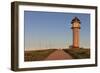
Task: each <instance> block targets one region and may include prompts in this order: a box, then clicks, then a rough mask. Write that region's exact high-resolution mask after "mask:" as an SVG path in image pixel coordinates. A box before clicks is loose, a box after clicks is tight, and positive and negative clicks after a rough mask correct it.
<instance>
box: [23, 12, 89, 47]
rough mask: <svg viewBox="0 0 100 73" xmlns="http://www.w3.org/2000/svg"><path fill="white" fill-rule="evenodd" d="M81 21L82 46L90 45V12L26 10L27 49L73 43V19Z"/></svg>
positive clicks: (62, 45) (25, 33)
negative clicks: (76, 18)
mask: <svg viewBox="0 0 100 73" xmlns="http://www.w3.org/2000/svg"><path fill="white" fill-rule="evenodd" d="M75 16H76V17H78V18H79V19H80V21H81V29H80V47H84V48H85V47H88V48H89V47H90V14H80V13H61V12H57V13H56V12H39V11H38V12H37V11H24V35H25V37H24V38H25V49H44V48H66V47H68V46H69V45H72V29H71V20H72V19H73V18H74V17H75Z"/></svg>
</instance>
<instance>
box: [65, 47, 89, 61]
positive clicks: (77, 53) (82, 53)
mask: <svg viewBox="0 0 100 73" xmlns="http://www.w3.org/2000/svg"><path fill="white" fill-rule="evenodd" d="M63 50H64V51H65V52H66V53H69V54H70V55H71V56H72V57H73V58H74V59H86V58H90V49H83V48H81V49H74V48H72V49H63Z"/></svg>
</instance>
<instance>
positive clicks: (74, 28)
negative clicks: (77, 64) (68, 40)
mask: <svg viewBox="0 0 100 73" xmlns="http://www.w3.org/2000/svg"><path fill="white" fill-rule="evenodd" d="M71 24H72V27H71V29H72V31H73V45H72V47H73V48H79V33H80V24H81V22H80V20H79V19H78V18H77V17H74V18H73V19H72V21H71Z"/></svg>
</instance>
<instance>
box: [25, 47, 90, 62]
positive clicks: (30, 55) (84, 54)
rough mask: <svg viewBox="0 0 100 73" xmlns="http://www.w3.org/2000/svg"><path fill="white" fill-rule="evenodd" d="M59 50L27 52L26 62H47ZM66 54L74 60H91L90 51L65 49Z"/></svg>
mask: <svg viewBox="0 0 100 73" xmlns="http://www.w3.org/2000/svg"><path fill="white" fill-rule="evenodd" d="M56 50H57V49H47V50H37V51H36V50H35V51H25V53H24V61H41V60H45V59H46V57H48V56H49V55H50V54H51V53H53V52H54V51H56ZM63 50H64V51H65V52H66V53H68V54H69V55H71V56H72V58H73V59H86V58H90V49H84V48H80V49H74V48H70V49H63Z"/></svg>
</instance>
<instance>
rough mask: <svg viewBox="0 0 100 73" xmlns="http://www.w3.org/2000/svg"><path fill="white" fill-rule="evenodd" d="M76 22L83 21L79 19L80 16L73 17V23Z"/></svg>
mask: <svg viewBox="0 0 100 73" xmlns="http://www.w3.org/2000/svg"><path fill="white" fill-rule="evenodd" d="M74 22H78V23H81V22H80V20H79V18H77V17H74V18H73V19H72V21H71V24H73V23H74Z"/></svg>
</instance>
